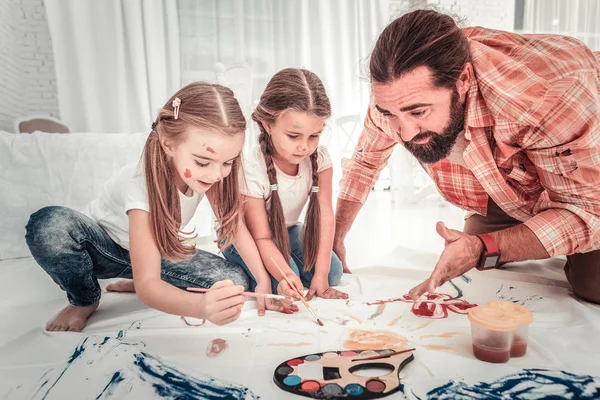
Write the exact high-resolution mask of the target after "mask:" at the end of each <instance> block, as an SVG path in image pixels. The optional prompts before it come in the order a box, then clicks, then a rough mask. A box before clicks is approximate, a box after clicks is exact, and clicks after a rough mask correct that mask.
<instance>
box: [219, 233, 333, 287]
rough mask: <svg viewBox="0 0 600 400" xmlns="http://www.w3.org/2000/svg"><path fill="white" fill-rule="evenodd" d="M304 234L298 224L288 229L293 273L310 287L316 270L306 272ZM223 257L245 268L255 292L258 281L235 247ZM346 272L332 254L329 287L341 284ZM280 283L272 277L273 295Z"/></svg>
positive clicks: (305, 285) (229, 249)
mask: <svg viewBox="0 0 600 400" xmlns="http://www.w3.org/2000/svg"><path fill="white" fill-rule="evenodd" d="M301 233H302V224H301V223H297V224H296V225H294V226H292V227H289V228H288V235H289V237H290V250H291V253H292V254H291V259H290V267H291V268H292V271H294V273H295V274H296V275H297V276H299V277H300V280H301V281H302V284H303V285H304V287H306V288H308V287H310V283H311V282H312V279H313V276H314V268H313V269H312V270H311V271H305V270H304V245H303V243H302V241H301V240H300V235H301ZM223 255H224V256H225V258H226V259H227V260H229V261H231V262H232V263H235V264H238V265H240V266H242V268H244V270H245V271H246V273H247V274H248V276H250V290H252V291H254V290H255V289H256V279H254V276H253V275H252V272H250V269H249V268H248V266H247V265H246V263H245V262H244V260H242V257H241V256H240V255H239V253H238V252H237V250H236V249H235V247H233V246H229V247H228V248H226V249H225V251H223ZM343 273H344V270H343V268H342V262H341V261H340V259H339V258H338V256H337V255H336V254H335V253H334V252H331V264H330V265H329V276H328V279H329V286H335V285H337V284H338V283H340V280H341V279H342V274H343ZM278 284H279V283H278V282H277V280H276V279H275V278H273V277H271V289H272V290H273V293H277V285H278Z"/></svg>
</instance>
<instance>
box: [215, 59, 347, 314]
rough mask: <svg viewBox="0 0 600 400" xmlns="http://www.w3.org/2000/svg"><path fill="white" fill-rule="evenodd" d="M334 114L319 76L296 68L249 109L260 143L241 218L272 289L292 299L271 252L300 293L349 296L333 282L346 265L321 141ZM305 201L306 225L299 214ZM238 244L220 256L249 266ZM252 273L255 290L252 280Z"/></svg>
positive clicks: (248, 170) (251, 160) (277, 78)
mask: <svg viewBox="0 0 600 400" xmlns="http://www.w3.org/2000/svg"><path fill="white" fill-rule="evenodd" d="M330 115H331V106H330V104H329V99H328V97H327V93H326V92H325V88H324V86H323V83H322V82H321V80H320V79H319V77H317V76H316V75H315V74H314V73H312V72H310V71H307V70H305V69H295V68H288V69H284V70H282V71H279V72H278V73H277V74H275V75H274V76H273V78H272V79H271V80H270V81H269V83H268V84H267V87H266V89H265V91H264V93H263V94H262V96H261V98H260V102H259V104H258V106H257V107H256V110H255V111H254V113H253V114H252V119H253V120H254V121H255V122H256V123H257V124H258V127H259V129H260V136H259V142H260V146H259V147H258V148H257V150H256V151H255V152H254V153H253V154H251V155H250V157H248V158H247V159H246V160H244V173H245V182H241V192H242V194H243V195H244V197H245V199H244V217H245V220H246V225H247V226H248V230H249V231H250V233H251V234H252V237H253V238H254V240H255V242H256V245H257V247H258V250H259V252H260V256H261V258H262V260H263V263H264V265H265V267H266V268H267V270H268V271H269V273H270V274H271V276H272V290H273V292H278V293H279V294H283V295H286V296H290V297H294V298H298V295H296V292H295V290H293V288H290V286H289V285H288V283H287V282H286V280H285V279H284V278H283V276H282V274H281V273H280V272H279V270H278V269H277V267H276V266H275V265H274V264H273V261H272V260H271V257H272V258H273V259H274V260H275V261H276V262H277V264H279V266H281V267H282V268H283V269H284V273H285V275H286V276H287V277H288V279H289V280H290V281H291V282H292V283H293V285H294V286H295V287H296V289H297V290H299V292H300V293H304V291H303V290H304V287H307V288H309V290H308V293H307V296H306V298H307V299H308V300H310V299H311V298H312V297H313V296H315V295H316V296H318V297H323V298H343V299H345V298H348V295H347V294H345V293H342V292H340V291H338V290H336V289H333V288H332V287H331V286H334V285H337V284H338V283H339V281H340V279H341V277H342V264H341V262H340V260H339V258H338V257H337V256H336V255H335V253H333V251H332V246H333V234H334V229H335V226H334V214H333V206H332V201H331V197H332V191H331V186H332V184H331V181H332V169H331V168H332V164H331V159H330V157H329V154H328V152H327V149H326V148H325V147H323V146H319V137H320V136H321V133H322V132H323V127H324V124H325V121H326V120H327V118H329V117H330ZM309 200H310V201H309ZM308 201H309V205H308V211H307V213H306V219H305V222H304V226H303V225H302V223H300V222H298V220H299V217H300V213H301V212H302V209H303V208H304V206H305V205H306V203H307V202H308ZM237 250H238V249H237V248H236V247H234V246H231V247H229V248H227V249H226V250H225V251H224V252H223V254H224V255H225V258H227V259H228V260H230V261H232V262H235V263H238V264H240V265H242V266H243V267H244V268H245V269H246V270H247V271H248V268H247V267H246V264H245V263H244V261H243V260H242V259H241V258H240V256H239V253H238V251H237ZM248 272H249V274H250V276H251V283H250V287H251V289H253V287H254V285H255V279H254V276H253V275H252V273H251V271H248ZM291 311H293V310H291Z"/></svg>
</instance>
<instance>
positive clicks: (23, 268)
mask: <svg viewBox="0 0 600 400" xmlns="http://www.w3.org/2000/svg"><path fill="white" fill-rule="evenodd" d="M436 258H437V257H436V255H433V254H419V253H416V252H414V251H409V250H405V249H397V250H396V251H395V252H393V253H391V254H390V255H389V256H388V257H387V260H384V262H382V263H381V264H379V265H378V266H373V267H367V268H362V269H357V270H356V273H355V274H354V275H345V276H344V278H343V280H342V285H341V289H342V290H345V291H348V293H349V294H350V296H351V301H350V302H349V304H346V302H345V301H340V300H322V299H317V300H314V301H312V302H311V304H312V307H313V308H314V309H315V311H316V312H317V314H318V315H319V317H320V318H321V319H322V320H323V322H324V323H325V326H324V327H318V326H317V325H316V324H314V323H313V322H312V321H311V318H310V316H309V314H308V312H307V311H306V310H305V309H304V308H303V307H302V306H301V311H300V312H299V313H298V314H296V315H283V314H275V313H267V315H266V316H265V317H262V318H259V317H258V316H257V315H256V311H255V309H254V303H252V302H249V303H247V305H246V306H245V309H244V311H243V313H242V316H241V317H240V319H239V320H238V321H236V322H235V323H233V324H230V325H227V326H224V327H216V326H213V325H211V324H209V323H206V324H205V325H203V326H201V327H189V326H187V325H185V323H184V322H183V321H182V320H181V319H180V318H179V317H177V316H170V315H165V314H162V313H160V312H157V311H154V310H152V309H149V308H147V307H146V306H144V305H143V304H141V303H140V302H139V301H138V300H137V298H136V297H135V295H133V294H115V293H107V294H105V295H104V297H103V299H102V302H101V305H100V307H99V309H98V311H97V312H96V313H95V314H94V315H93V316H92V317H91V319H90V321H89V323H88V326H87V327H86V329H85V331H84V332H83V333H81V334H79V333H47V332H44V331H43V330H42V326H43V325H44V323H45V322H46V320H47V319H48V318H49V317H50V316H51V315H52V314H54V313H55V312H57V311H58V310H60V309H61V308H62V307H63V306H64V305H65V304H66V300H65V298H64V296H63V294H62V292H61V291H60V290H59V289H58V288H57V287H56V285H55V284H54V283H53V282H52V281H51V280H50V279H49V278H48V277H47V276H46V275H45V273H44V272H43V271H42V270H41V269H40V268H39V267H38V266H37V265H36V264H35V262H34V261H33V260H32V259H31V258H24V259H18V260H12V261H4V262H0V319H1V320H2V321H3V323H2V324H1V325H0V326H1V327H0V399H11V400H12V399H29V398H34V399H42V398H45V399H65V398H74V397H73V396H72V395H68V394H67V393H73V392H74V393H76V396H75V398H78V399H88V398H89V399H95V398H139V399H147V398H160V397H171V398H174V397H177V395H178V394H179V395H180V394H182V393H184V392H185V393H187V395H188V396H189V397H187V398H204V397H210V396H213V397H215V398H255V397H258V396H260V397H261V398H263V399H286V398H296V396H294V395H292V394H289V393H286V392H283V391H282V390H280V389H279V388H278V387H277V386H276V385H275V384H274V383H273V378H272V376H273V371H274V369H275V367H276V366H277V365H279V364H280V363H281V362H283V361H285V360H288V359H290V358H294V357H296V356H301V355H306V354H310V353H313V352H322V351H329V350H343V349H344V348H345V346H348V341H349V339H351V338H352V337H353V335H357V334H358V333H360V334H361V335H362V337H364V342H363V343H364V344H365V346H373V345H374V343H377V340H378V339H377V337H378V336H380V335H383V336H384V337H386V338H388V339H387V340H388V343H387V344H388V345H390V344H391V345H393V344H394V340H404V339H406V341H407V344H408V345H410V346H411V347H415V348H416V351H415V361H413V362H412V363H411V364H409V365H408V366H407V367H405V368H404V370H403V371H402V372H401V374H400V375H401V379H402V383H403V384H404V387H403V392H404V393H405V394H406V397H407V398H421V399H422V398H426V397H427V393H428V392H431V393H430V397H432V398H453V399H456V398H462V397H461V396H462V395H460V394H459V393H461V390H463V392H462V393H464V392H465V391H469V393H470V394H471V395H472V396H473V397H475V398H479V397H480V398H484V397H485V390H487V389H486V387H487V386H485V385H480V384H479V383H480V382H487V383H493V385H492V387H494V388H495V390H497V391H499V393H505V394H506V393H512V396H513V397H514V393H515V390H517V389H516V387H518V388H520V389H523V388H527V389H528V390H529V391H533V394H534V395H532V396H530V397H527V398H541V396H542V395H544V394H549V393H553V394H557V395H559V396H566V395H567V394H568V393H574V391H578V390H580V391H581V392H580V398H597V397H594V396H596V395H600V361H599V360H600V359H599V358H598V356H597V355H598V354H600V341H599V340H598V338H599V337H600V306H595V305H591V304H588V303H583V302H580V301H579V300H577V299H575V298H574V297H573V296H572V294H571V293H570V290H569V289H568V285H567V284H566V282H565V280H564V275H562V261H561V260H547V261H544V262H537V263H528V264H527V265H521V266H520V267H509V268H508V269H507V270H505V271H492V272H486V273H480V272H471V273H469V274H468V277H469V278H470V279H471V281H470V282H469V283H467V282H466V281H465V280H463V279H456V280H454V283H455V284H456V285H457V286H458V287H459V288H460V289H461V290H462V292H463V298H464V299H466V300H468V301H469V302H472V303H478V304H485V303H487V302H489V301H491V300H495V299H497V298H505V299H509V300H513V301H518V302H521V303H524V304H525V305H526V306H527V307H529V308H530V309H531V310H532V311H533V313H534V316H535V321H534V323H533V324H532V326H531V331H530V341H529V343H530V344H529V349H528V353H527V355H526V356H525V357H523V358H519V359H511V360H510V361H509V362H508V363H507V364H503V365H492V364H486V363H483V362H480V361H478V360H476V359H475V358H474V356H473V354H472V351H471V347H470V345H471V336H470V328H469V322H468V320H467V317H466V316H465V315H458V314H453V313H450V315H449V316H448V318H446V319H439V320H425V319H423V318H419V317H416V316H415V315H413V314H412V313H411V312H410V304H405V303H390V304H387V306H386V307H385V309H384V310H383V312H382V313H381V315H379V316H374V315H373V314H375V311H376V306H367V305H365V304H363V302H364V301H368V300H377V299H386V298H390V297H398V296H401V295H402V294H404V293H406V292H407V291H408V290H409V289H410V288H411V287H412V286H414V285H415V284H417V283H418V282H420V281H421V280H422V279H424V278H425V277H426V276H427V270H426V268H427V267H428V266H431V265H432V264H431V263H432V262H435V260H436ZM432 260H433V261H432ZM515 270H521V271H526V273H516V272H514V271H515ZM105 283H106V282H103V284H105ZM440 291H442V292H447V293H449V294H452V295H456V290H455V289H454V288H453V287H451V286H449V285H447V286H446V287H444V288H442V289H441V290H440ZM428 322H430V323H428ZM359 331H367V332H359ZM448 332H456V333H453V334H452V335H450V336H451V337H448V338H442V337H439V335H440V334H444V333H448ZM432 335H434V336H435V335H438V337H434V336H432ZM215 338H220V339H224V340H225V341H226V342H227V344H228V348H227V349H226V350H225V351H224V352H223V353H222V354H220V355H219V356H217V357H214V358H209V357H208V356H207V347H208V346H209V345H210V342H211V341H212V340H213V339H215ZM394 338H396V339H394ZM383 345H385V343H382V346H383ZM527 369H542V371H537V370H534V371H529V372H527ZM546 370H547V371H546ZM562 371H564V372H562ZM565 372H566V373H565ZM590 376H591V377H590ZM209 377H212V378H214V379H211V378H209ZM506 377H510V378H511V379H512V380H508V379H507V378H506ZM548 377H551V378H552V380H553V384H551V385H550V384H547V383H548V382H550V381H549V380H548V379H549V378H548ZM594 377H595V378H594ZM451 381H454V382H455V383H454V384H451V385H449V386H443V385H446V384H448V383H449V382H451ZM507 382H508V383H507ZM544 382H546V383H544ZM514 383H518V385H517V386H515V385H513V384H514ZM461 385H462V386H461ZM440 388H441V389H440ZM520 389H519V390H520ZM528 393H529V392H528ZM536 393H537V394H538V395H539V396H540V397H536V395H535V394H536ZM581 393H584V394H585V393H587V395H585V396H588V397H585V396H584V395H581ZM218 396H222V397H218ZM398 396H399V395H398ZM444 396H445V397H444ZM465 398H466V397H465Z"/></svg>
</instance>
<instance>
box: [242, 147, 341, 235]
mask: <svg viewBox="0 0 600 400" xmlns="http://www.w3.org/2000/svg"><path fill="white" fill-rule="evenodd" d="M317 152H318V157H317V165H318V166H319V168H318V171H317V172H322V171H325V170H326V169H329V168H331V167H332V163H331V157H330V156H329V152H328V151H327V148H325V147H324V146H319V147H318V148H317ZM275 170H276V171H277V183H278V184H279V189H278V190H279V198H280V199H281V206H282V208H283V215H284V217H285V224H286V226H287V227H290V226H294V225H295V224H296V223H298V221H299V219H300V214H301V213H302V209H303V208H304V206H305V205H306V203H307V202H308V197H309V194H310V193H311V190H312V182H313V179H312V164H311V161H310V158H306V159H304V160H302V162H301V163H300V165H299V167H298V174H297V175H296V176H290V175H288V174H286V173H284V172H282V171H281V170H280V169H279V168H277V165H276V164H275ZM244 175H245V177H244V176H242V179H240V191H241V192H242V194H244V195H246V196H249V197H255V198H262V199H264V200H265V203H266V207H267V210H270V209H271V185H270V184H269V176H268V175H267V165H266V164H265V157H264V156H263V154H262V152H261V151H260V147H257V148H256V149H255V150H254V151H252V152H251V153H250V154H249V156H248V157H246V158H245V159H244Z"/></svg>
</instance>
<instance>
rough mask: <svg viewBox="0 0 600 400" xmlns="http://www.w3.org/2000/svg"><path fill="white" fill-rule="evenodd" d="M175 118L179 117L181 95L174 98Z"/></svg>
mask: <svg viewBox="0 0 600 400" xmlns="http://www.w3.org/2000/svg"><path fill="white" fill-rule="evenodd" d="M172 105H173V118H175V119H177V118H179V106H180V105H181V99H180V98H179V97H175V100H173V103H172Z"/></svg>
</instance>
